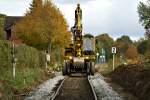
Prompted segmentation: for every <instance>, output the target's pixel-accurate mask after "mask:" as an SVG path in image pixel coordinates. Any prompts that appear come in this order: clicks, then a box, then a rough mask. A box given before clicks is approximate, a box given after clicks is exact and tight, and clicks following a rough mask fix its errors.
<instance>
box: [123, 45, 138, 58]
mask: <svg viewBox="0 0 150 100" xmlns="http://www.w3.org/2000/svg"><path fill="white" fill-rule="evenodd" d="M125 57H126V58H127V59H135V58H137V57H138V52H137V48H136V46H134V45H130V46H129V47H128V49H127V50H126V52H125Z"/></svg>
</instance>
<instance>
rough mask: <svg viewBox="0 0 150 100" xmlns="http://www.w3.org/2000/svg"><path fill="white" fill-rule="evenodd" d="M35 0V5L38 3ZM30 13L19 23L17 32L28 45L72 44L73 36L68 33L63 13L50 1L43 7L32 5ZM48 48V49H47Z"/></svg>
mask: <svg viewBox="0 0 150 100" xmlns="http://www.w3.org/2000/svg"><path fill="white" fill-rule="evenodd" d="M37 2H38V0H34V1H33V3H37ZM31 5H32V7H31V8H30V11H28V12H27V14H26V16H25V17H24V19H23V20H22V21H21V22H19V23H17V24H16V26H15V32H16V33H18V34H17V35H18V36H19V37H20V38H21V39H22V40H23V41H24V42H25V43H27V44H28V45H32V46H34V45H35V44H36V45H37V44H39V45H41V46H42V47H43V45H42V44H46V43H48V41H49V40H50V41H51V42H52V44H54V45H61V46H62V47H63V46H65V45H66V44H68V43H69V42H70V39H71V35H70V33H69V32H67V22H66V20H65V19H64V17H63V15H62V14H61V12H60V11H59V10H58V8H56V6H54V5H53V4H52V3H51V2H50V1H46V2H44V3H42V5H37V4H31ZM45 48H47V47H45Z"/></svg>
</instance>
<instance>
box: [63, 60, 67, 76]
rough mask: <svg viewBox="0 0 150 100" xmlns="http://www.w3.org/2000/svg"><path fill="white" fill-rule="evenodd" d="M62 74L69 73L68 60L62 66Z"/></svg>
mask: <svg viewBox="0 0 150 100" xmlns="http://www.w3.org/2000/svg"><path fill="white" fill-rule="evenodd" d="M62 74H63V75H66V74H67V63H66V62H64V66H63V68H62Z"/></svg>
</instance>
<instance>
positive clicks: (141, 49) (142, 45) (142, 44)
mask: <svg viewBox="0 0 150 100" xmlns="http://www.w3.org/2000/svg"><path fill="white" fill-rule="evenodd" d="M147 50H148V40H140V41H139V43H138V45H137V51H138V53H140V54H142V55H144V54H145V53H146V51H147Z"/></svg>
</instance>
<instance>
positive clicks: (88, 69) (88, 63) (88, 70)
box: [86, 62, 90, 75]
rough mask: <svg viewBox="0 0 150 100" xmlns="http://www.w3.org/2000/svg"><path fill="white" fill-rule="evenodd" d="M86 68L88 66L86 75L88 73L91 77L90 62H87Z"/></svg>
mask: <svg viewBox="0 0 150 100" xmlns="http://www.w3.org/2000/svg"><path fill="white" fill-rule="evenodd" d="M86 66H87V71H86V73H87V75H89V74H90V62H86Z"/></svg>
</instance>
